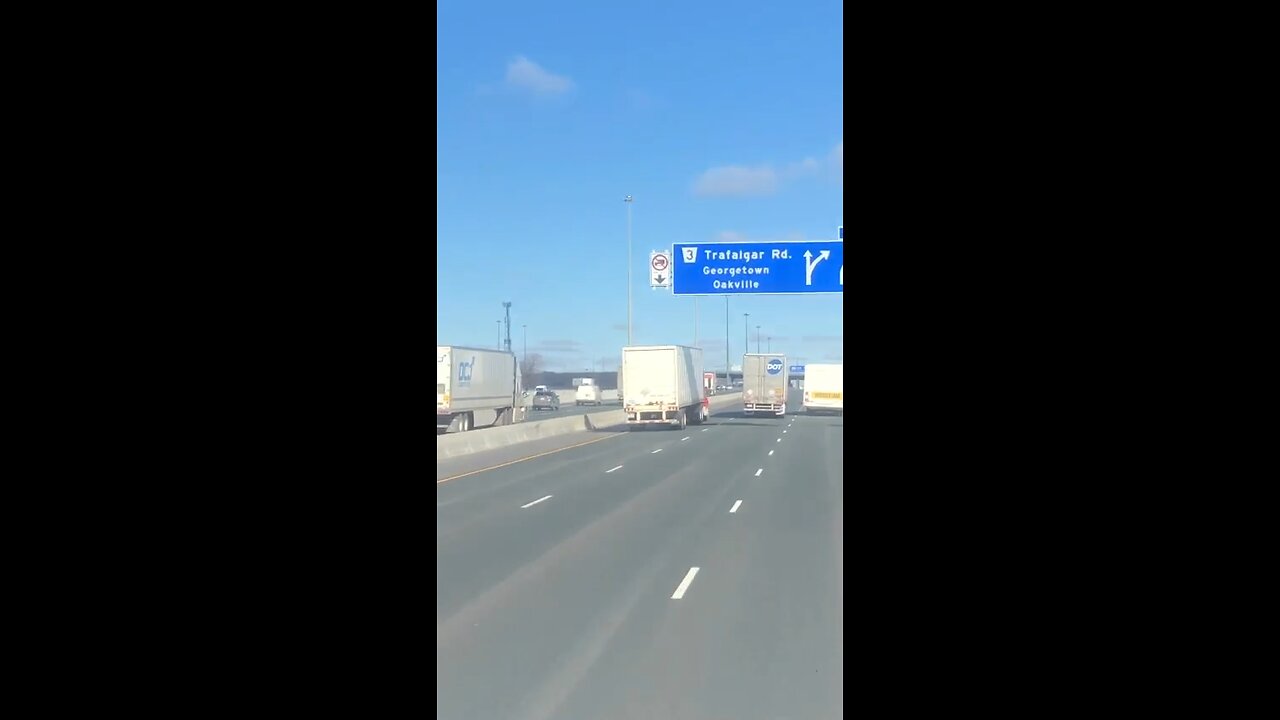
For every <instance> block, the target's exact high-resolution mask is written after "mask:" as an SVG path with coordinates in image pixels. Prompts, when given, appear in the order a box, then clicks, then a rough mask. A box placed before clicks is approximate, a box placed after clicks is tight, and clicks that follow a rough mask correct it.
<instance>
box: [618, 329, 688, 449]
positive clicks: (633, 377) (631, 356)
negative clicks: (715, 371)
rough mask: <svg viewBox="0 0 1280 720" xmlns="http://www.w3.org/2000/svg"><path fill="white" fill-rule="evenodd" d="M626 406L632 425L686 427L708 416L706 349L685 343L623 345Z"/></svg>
mask: <svg viewBox="0 0 1280 720" xmlns="http://www.w3.org/2000/svg"><path fill="white" fill-rule="evenodd" d="M622 369H623V372H624V373H626V376H627V382H626V385H624V386H623V398H622V409H623V412H624V413H626V422H627V424H628V425H646V424H657V425H671V426H674V427H677V428H680V429H682V430H683V429H684V428H685V427H686V426H687V424H688V423H694V424H695V425H696V424H698V423H701V422H703V421H704V420H706V419H707V415H708V412H709V408H710V403H709V402H708V401H707V399H706V393H705V392H703V388H702V349H701V348H694V347H686V346H684V345H640V346H630V347H624V348H622Z"/></svg>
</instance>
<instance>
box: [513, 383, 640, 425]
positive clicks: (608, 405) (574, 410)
mask: <svg viewBox="0 0 1280 720" xmlns="http://www.w3.org/2000/svg"><path fill="white" fill-rule="evenodd" d="M617 392H618V391H617V390H609V391H608V392H606V393H605V394H604V397H603V398H602V400H601V404H600V405H575V404H574V401H573V400H572V397H573V394H572V393H569V394H568V395H567V397H569V398H571V399H569V400H561V401H560V409H559V410H534V409H533V408H532V407H530V408H529V412H528V413H527V414H526V415H525V419H526V420H545V419H547V418H554V417H564V416H566V415H585V414H587V413H594V412H607V411H609V410H619V409H621V408H622V403H621V402H620V401H619V400H618V395H617ZM530 397H532V395H530ZM561 397H566V396H565V395H563V394H562V395H561Z"/></svg>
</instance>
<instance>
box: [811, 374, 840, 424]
mask: <svg viewBox="0 0 1280 720" xmlns="http://www.w3.org/2000/svg"><path fill="white" fill-rule="evenodd" d="M804 411H805V412H807V413H813V414H824V413H834V414H838V415H844V363H840V364H838V365H805V366H804Z"/></svg>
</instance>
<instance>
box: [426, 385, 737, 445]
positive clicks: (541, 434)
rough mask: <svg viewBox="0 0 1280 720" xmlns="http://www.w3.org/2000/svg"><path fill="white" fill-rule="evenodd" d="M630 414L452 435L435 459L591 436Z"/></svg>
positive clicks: (717, 402)
mask: <svg viewBox="0 0 1280 720" xmlns="http://www.w3.org/2000/svg"><path fill="white" fill-rule="evenodd" d="M741 402H742V393H733V394H731V395H715V396H712V398H711V412H713V413H714V412H716V411H717V410H721V409H723V408H725V407H730V406H733V405H734V404H736V403H741ZM626 421H627V414H626V413H625V412H623V411H622V410H604V411H601V412H594V413H584V414H581V415H566V416H565V417H558V418H549V419H547V420H526V421H525V422H521V423H516V424H515V425H505V426H502V427H494V428H481V429H478V430H469V431H467V432H464V433H449V434H447V435H437V436H436V457H437V458H451V457H458V456H459V455H470V454H471V453H477V452H483V451H485V450H494V449H497V448H503V447H508V446H510V445H515V444H517V443H522V442H528V441H530V440H541V439H542V438H548V437H554V436H556V435H568V434H570V433H577V432H590V431H592V430H604V429H608V428H616V427H618V426H620V425H623V424H625V423H626Z"/></svg>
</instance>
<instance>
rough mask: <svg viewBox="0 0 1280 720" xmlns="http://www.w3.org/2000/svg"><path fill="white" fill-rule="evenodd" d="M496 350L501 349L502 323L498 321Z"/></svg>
mask: <svg viewBox="0 0 1280 720" xmlns="http://www.w3.org/2000/svg"><path fill="white" fill-rule="evenodd" d="M498 349H499V350H501V349H502V321H501V320H499V321H498Z"/></svg>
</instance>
